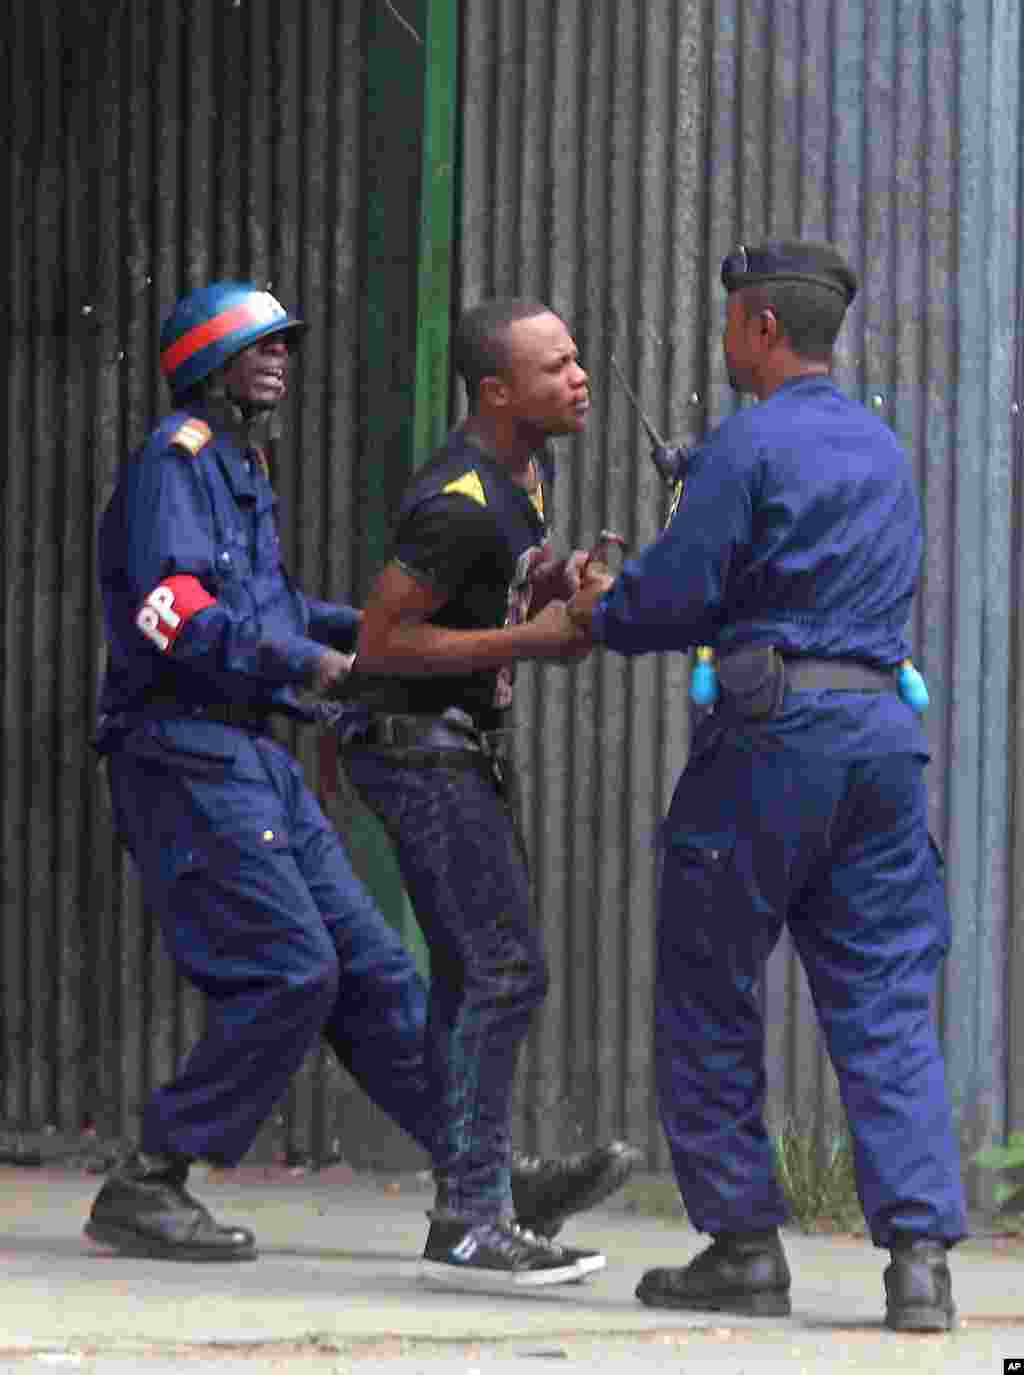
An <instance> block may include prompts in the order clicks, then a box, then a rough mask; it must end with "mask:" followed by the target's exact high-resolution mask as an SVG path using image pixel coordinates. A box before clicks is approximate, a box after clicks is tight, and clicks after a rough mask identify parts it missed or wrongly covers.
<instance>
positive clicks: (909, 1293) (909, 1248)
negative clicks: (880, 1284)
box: [885, 1237, 956, 1332]
mask: <svg viewBox="0 0 1024 1375" xmlns="http://www.w3.org/2000/svg"><path fill="white" fill-rule="evenodd" d="M889 1254H890V1255H891V1256H892V1261H891V1263H890V1264H889V1265H887V1266H886V1267H885V1325H886V1327H891V1328H893V1329H894V1330H895V1331H897V1332H948V1331H949V1330H950V1328H951V1327H952V1326H953V1324H954V1321H955V1318H956V1309H955V1308H954V1307H953V1282H952V1280H951V1279H950V1274H949V1266H948V1265H947V1264H946V1247H945V1244H944V1243H943V1242H941V1241H931V1240H929V1239H928V1238H927V1237H918V1238H911V1237H906V1238H901V1239H899V1240H894V1241H893V1244H892V1246H891V1247H890V1251H889Z"/></svg>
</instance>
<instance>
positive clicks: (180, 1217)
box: [85, 1151, 256, 1260]
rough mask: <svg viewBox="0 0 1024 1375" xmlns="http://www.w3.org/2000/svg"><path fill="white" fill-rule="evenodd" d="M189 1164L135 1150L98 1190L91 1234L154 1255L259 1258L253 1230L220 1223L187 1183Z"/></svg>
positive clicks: (177, 1158)
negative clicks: (192, 1193) (223, 1225)
mask: <svg viewBox="0 0 1024 1375" xmlns="http://www.w3.org/2000/svg"><path fill="white" fill-rule="evenodd" d="M188 1167H189V1162H188V1160H187V1159H184V1158H182V1157H180V1156H168V1155H145V1154H143V1152H142V1151H136V1152H134V1153H133V1154H132V1155H130V1156H129V1157H128V1159H127V1160H125V1161H124V1162H123V1163H122V1164H121V1165H119V1166H118V1167H117V1168H116V1169H115V1170H114V1171H113V1173H112V1174H111V1175H110V1176H109V1177H108V1179H107V1182H106V1183H105V1184H104V1185H103V1188H102V1189H101V1190H100V1191H99V1193H98V1194H97V1195H96V1200H95V1202H94V1203H93V1205H92V1211H91V1212H90V1214H89V1220H88V1222H87V1223H86V1224H85V1234H86V1236H88V1237H91V1238H92V1240H93V1241H98V1242H101V1243H102V1244H103V1245H104V1246H112V1247H113V1248H114V1249H115V1250H117V1251H120V1252H121V1253H122V1254H123V1255H126V1256H147V1257H149V1258H150V1259H153V1260H254V1259H255V1257H256V1247H255V1242H254V1238H253V1234H252V1233H251V1232H250V1231H248V1230H247V1229H246V1228H245V1227H221V1226H220V1225H219V1224H218V1223H216V1222H215V1221H214V1220H213V1218H212V1217H211V1216H210V1214H209V1212H208V1211H207V1209H206V1208H204V1207H203V1205H202V1204H201V1203H200V1202H199V1201H198V1199H195V1198H193V1197H192V1195H191V1194H190V1193H189V1192H188V1190H187V1189H186V1188H185V1180H186V1179H187V1178H188Z"/></svg>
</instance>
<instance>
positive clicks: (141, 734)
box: [122, 717, 238, 777]
mask: <svg viewBox="0 0 1024 1375" xmlns="http://www.w3.org/2000/svg"><path fill="white" fill-rule="evenodd" d="M122 748H123V749H124V751H125V752H126V753H127V754H131V755H133V756H134V757H135V758H136V759H143V760H146V761H151V762H152V763H154V764H162V765H163V766H164V767H165V768H168V769H173V770H174V771H175V773H187V774H193V775H194V774H200V775H203V776H208V777H221V776H222V775H223V774H225V773H226V772H227V771H228V769H230V768H231V766H232V765H233V764H234V762H235V760H236V759H237V757H238V735H237V732H234V731H232V730H230V729H229V728H228V727H226V726H223V725H220V724H219V723H218V722H216V721H203V720H198V719H196V718H194V717H189V718H184V719H181V720H169V721H147V722H146V724H145V725H143V726H140V727H139V728H138V729H137V730H135V731H132V733H131V734H130V735H129V736H127V737H126V738H125V740H124V743H123V745H122Z"/></svg>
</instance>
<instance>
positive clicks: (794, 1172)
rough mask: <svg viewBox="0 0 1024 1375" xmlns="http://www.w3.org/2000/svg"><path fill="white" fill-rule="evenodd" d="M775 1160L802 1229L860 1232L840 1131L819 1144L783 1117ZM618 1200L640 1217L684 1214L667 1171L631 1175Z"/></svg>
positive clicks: (848, 1155) (849, 1158) (849, 1157)
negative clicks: (783, 1121) (823, 1143)
mask: <svg viewBox="0 0 1024 1375" xmlns="http://www.w3.org/2000/svg"><path fill="white" fill-rule="evenodd" d="M774 1145H775V1163H776V1170H777V1172H778V1176H779V1182H780V1183H781V1185H782V1188H783V1191H784V1193H785V1195H786V1198H787V1199H788V1200H789V1206H790V1208H791V1209H792V1213H793V1221H794V1222H795V1223H796V1225H797V1226H799V1227H800V1228H802V1229H803V1231H805V1232H863V1231H865V1225H864V1214H863V1212H862V1211H861V1206H860V1199H859V1198H858V1197H857V1185H856V1181H855V1179H854V1173H853V1149H852V1147H851V1145H850V1140H849V1137H848V1136H847V1135H846V1134H845V1133H839V1134H837V1135H836V1136H835V1137H834V1138H833V1139H832V1140H831V1141H830V1142H829V1143H828V1145H827V1146H826V1147H824V1148H823V1147H822V1145H821V1143H820V1141H818V1140H817V1139H816V1138H815V1136H814V1134H813V1133H811V1132H807V1131H803V1130H801V1129H800V1128H798V1127H797V1126H796V1125H795V1124H793V1123H788V1124H787V1125H786V1126H784V1127H783V1128H782V1129H781V1131H779V1132H778V1133H776V1135H775V1137H774ZM623 1206H624V1207H625V1209H626V1211H627V1212H633V1213H639V1214H641V1215H642V1216H644V1217H667V1218H671V1217H679V1218H682V1217H685V1216H686V1211H685V1209H684V1208H683V1204H682V1201H681V1200H680V1197H679V1191H678V1189H677V1187H676V1182H675V1178H674V1177H673V1176H672V1175H671V1174H667V1175H666V1174H642V1175H635V1176H634V1177H633V1178H632V1179H631V1180H630V1181H629V1182H628V1184H627V1185H626V1188H625V1193H624V1197H623Z"/></svg>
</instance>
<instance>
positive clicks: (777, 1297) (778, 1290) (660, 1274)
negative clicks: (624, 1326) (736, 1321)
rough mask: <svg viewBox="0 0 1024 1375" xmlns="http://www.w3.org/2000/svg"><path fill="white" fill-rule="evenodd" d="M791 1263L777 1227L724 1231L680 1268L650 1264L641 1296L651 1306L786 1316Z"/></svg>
mask: <svg viewBox="0 0 1024 1375" xmlns="http://www.w3.org/2000/svg"><path fill="white" fill-rule="evenodd" d="M789 1284H790V1275H789V1266H788V1265H787V1264H786V1256H785V1252H784V1251H783V1249H782V1242H781V1241H780V1240H779V1234H778V1232H777V1231H776V1230H775V1229H774V1228H773V1229H772V1230H771V1231H767V1232H723V1233H721V1234H720V1235H719V1236H716V1237H715V1239H714V1241H713V1242H712V1244H711V1245H710V1246H709V1247H708V1248H707V1250H705V1251H702V1252H701V1253H700V1255H699V1256H697V1257H696V1259H695V1260H691V1261H690V1263H689V1265H684V1266H682V1267H680V1268H679V1269H664V1270H648V1271H647V1273H646V1274H645V1275H644V1277H643V1279H642V1280H641V1281H640V1283H639V1284H638V1285H637V1290H636V1296H637V1298H638V1299H639V1300H640V1302H641V1303H645V1304H647V1305H648V1307H649V1308H689V1309H697V1310H703V1311H708V1312H712V1313H754V1314H759V1315H761V1316H764V1317H785V1316H787V1315H788V1313H789V1312H790V1302H789Z"/></svg>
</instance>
